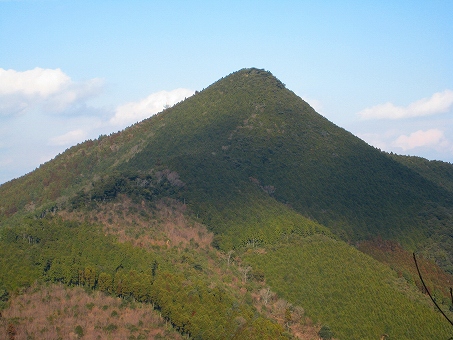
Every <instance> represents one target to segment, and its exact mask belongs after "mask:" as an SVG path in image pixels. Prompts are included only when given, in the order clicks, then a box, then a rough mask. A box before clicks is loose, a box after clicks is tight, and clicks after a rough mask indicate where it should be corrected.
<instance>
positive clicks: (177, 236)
mask: <svg viewBox="0 0 453 340" xmlns="http://www.w3.org/2000/svg"><path fill="white" fill-rule="evenodd" d="M58 214H59V215H60V216H62V217H63V218H65V219H69V220H78V221H88V222H91V223H99V224H101V225H102V226H103V229H104V231H105V233H106V234H113V235H116V236H118V240H119V241H120V242H130V243H132V244H133V245H134V246H137V247H142V248H150V247H152V246H156V245H157V246H161V247H172V246H177V245H180V244H182V245H184V246H186V245H189V244H190V245H193V246H196V247H202V248H206V247H210V245H211V242H212V237H213V234H212V233H211V232H209V231H208V230H207V229H206V227H205V226H203V225H202V224H200V223H197V222H194V221H191V220H190V219H189V218H188V217H187V216H186V206H185V205H184V204H182V203H181V202H178V201H176V200H174V199H170V198H164V199H161V200H159V201H157V202H155V203H154V204H153V205H151V204H149V203H146V202H144V201H142V202H141V203H140V204H138V203H134V202H133V201H132V200H131V199H130V198H129V197H127V196H121V199H120V200H118V201H116V202H107V203H105V202H104V203H99V204H98V206H97V209H93V210H90V211H89V212H86V211H73V212H68V211H60V212H58Z"/></svg>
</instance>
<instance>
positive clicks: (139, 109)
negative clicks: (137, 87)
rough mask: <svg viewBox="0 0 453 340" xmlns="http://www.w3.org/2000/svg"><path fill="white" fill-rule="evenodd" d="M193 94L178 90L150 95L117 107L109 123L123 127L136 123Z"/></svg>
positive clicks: (186, 90)
mask: <svg viewBox="0 0 453 340" xmlns="http://www.w3.org/2000/svg"><path fill="white" fill-rule="evenodd" d="M194 92H195V91H193V90H189V89H184V88H179V89H176V90H173V91H159V92H156V93H152V94H150V95H149V96H148V97H146V98H144V99H142V100H140V101H138V102H130V103H127V104H124V105H121V106H119V107H118V108H117V109H116V111H115V115H114V116H113V117H112V118H111V119H110V123H111V124H112V125H121V126H123V127H125V126H127V125H130V124H133V123H136V122H138V121H141V120H143V119H145V118H148V117H150V116H152V115H155V114H156V113H158V112H160V111H162V110H163V109H164V108H165V107H166V106H167V105H168V106H173V105H175V104H176V103H178V102H180V101H182V100H184V99H185V98H187V97H190V96H192V95H193V94H194Z"/></svg>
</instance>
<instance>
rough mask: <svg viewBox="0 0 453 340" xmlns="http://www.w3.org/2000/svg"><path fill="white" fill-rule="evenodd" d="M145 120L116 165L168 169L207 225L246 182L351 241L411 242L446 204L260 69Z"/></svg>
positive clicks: (444, 196)
mask: <svg viewBox="0 0 453 340" xmlns="http://www.w3.org/2000/svg"><path fill="white" fill-rule="evenodd" d="M148 123H149V124H150V128H152V129H153V130H154V131H155V133H154V134H153V137H152V138H151V142H150V143H149V144H148V145H147V146H146V147H144V148H143V150H142V151H141V152H139V153H137V154H136V155H134V156H133V157H132V158H131V160H130V161H129V162H127V163H123V164H122V165H121V166H120V169H124V170H126V169H127V170H132V169H134V170H137V169H139V170H141V171H148V170H149V169H152V168H154V167H156V166H157V165H159V164H165V165H167V166H168V167H169V168H171V169H173V170H175V171H177V172H178V173H179V174H180V176H181V179H182V180H183V181H184V182H185V183H187V194H186V196H187V199H188V202H189V204H191V205H193V207H194V209H195V210H200V211H202V212H204V213H203V214H200V215H201V216H202V217H203V219H204V221H205V222H206V223H207V224H208V225H210V226H211V227H212V228H213V230H215V231H219V232H220V231H222V230H224V227H222V225H225V223H227V222H226V221H227V220H228V219H234V217H233V216H235V214H230V215H229V216H228V218H227V219H226V220H225V218H224V217H225V216H224V215H222V210H223V209H224V207H225V205H227V206H229V207H231V204H234V202H235V201H241V200H243V197H244V195H243V193H244V192H245V193H249V192H250V191H251V190H253V189H252V188H251V187H252V186H255V187H259V188H261V189H262V190H261V196H263V195H266V194H267V195H270V196H271V197H273V198H275V199H277V200H278V201H279V202H282V203H284V204H286V205H288V206H291V207H292V208H293V209H295V210H296V211H298V212H300V213H302V214H303V215H305V216H309V217H311V218H313V219H316V220H317V221H318V222H321V223H323V224H324V225H326V226H328V227H329V228H330V229H331V230H333V231H334V232H335V233H337V234H338V235H340V236H341V237H343V238H345V239H352V240H354V239H360V238H364V237H368V236H370V235H376V234H380V235H383V236H385V237H398V238H399V239H400V240H402V241H405V242H406V243H408V244H410V243H411V242H415V241H419V240H420V239H421V238H423V237H425V236H426V233H425V232H426V230H424V218H423V216H420V215H422V214H423V212H424V211H426V210H427V209H430V210H432V209H439V207H442V206H446V207H448V209H451V205H452V200H451V196H452V195H451V193H449V192H448V191H447V190H444V189H442V188H439V187H438V186H437V185H435V184H433V183H432V182H430V181H428V180H426V179H425V178H423V177H422V176H421V175H420V174H418V173H417V172H415V171H411V170H410V169H408V168H407V167H405V166H402V165H401V164H400V163H398V162H395V161H394V160H392V159H391V158H390V157H388V156H387V155H385V154H383V153H381V152H379V151H378V150H376V149H374V148H372V147H370V146H368V145H367V144H366V143H364V142H363V141H361V140H360V139H358V138H356V137H354V136H353V135H352V134H350V133H349V132H347V131H345V130H343V129H341V128H338V127H337V126H335V125H333V124H332V123H330V122H329V121H327V120H326V119H325V118H323V117H322V116H320V115H318V114H317V113H316V112H315V111H314V110H313V109H312V108H311V107H310V106H309V105H308V104H307V103H305V102H304V101H303V100H301V99H300V98H298V97H297V96H296V95H294V93H292V92H291V91H289V90H287V89H286V88H285V87H284V85H283V84H282V83H281V82H280V81H278V80H277V79H276V78H274V77H273V76H272V75H271V74H270V73H268V72H265V71H261V70H256V69H247V70H242V71H239V72H237V73H234V74H232V75H230V76H228V77H226V78H224V79H222V80H220V81H218V82H217V83H214V84H213V85H211V86H210V87H208V88H207V89H206V90H204V91H202V92H201V93H199V94H197V95H195V96H193V97H191V98H189V99H187V100H186V101H185V102H184V103H181V104H180V105H176V106H175V107H174V108H172V109H170V110H167V111H165V112H164V113H163V114H161V115H159V116H158V117H156V118H155V119H151V120H150V121H149V122H147V124H148ZM258 195H259V194H258V193H254V194H252V196H253V197H254V198H253V199H252V198H250V199H249V200H248V202H249V203H247V204H252V205H253V202H254V200H255V197H258ZM242 203H243V202H242ZM242 203H241V204H239V205H243V204H242ZM219 214H220V215H221V217H219V216H218V215H219ZM238 214H240V211H239V212H238ZM235 222H236V221H234V223H235Z"/></svg>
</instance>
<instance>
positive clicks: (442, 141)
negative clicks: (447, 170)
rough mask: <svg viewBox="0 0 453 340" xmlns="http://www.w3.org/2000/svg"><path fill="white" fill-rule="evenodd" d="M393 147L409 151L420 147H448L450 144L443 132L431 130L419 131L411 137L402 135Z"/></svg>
mask: <svg viewBox="0 0 453 340" xmlns="http://www.w3.org/2000/svg"><path fill="white" fill-rule="evenodd" d="M393 145H394V146H396V147H399V148H401V149H403V150H404V151H407V150H411V149H415V148H418V147H433V146H440V147H448V145H449V142H448V141H447V139H446V138H445V136H444V133H443V132H442V131H441V130H439V129H429V130H426V131H423V130H418V131H416V132H413V133H411V134H410V135H409V136H407V135H401V136H399V137H398V138H397V139H396V140H395V141H394V142H393Z"/></svg>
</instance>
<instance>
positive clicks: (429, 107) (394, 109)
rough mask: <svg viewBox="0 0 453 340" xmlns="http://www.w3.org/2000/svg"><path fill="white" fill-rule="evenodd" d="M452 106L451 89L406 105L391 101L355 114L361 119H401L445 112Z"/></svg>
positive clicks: (452, 92)
mask: <svg viewBox="0 0 453 340" xmlns="http://www.w3.org/2000/svg"><path fill="white" fill-rule="evenodd" d="M452 107H453V91H452V90H445V91H443V92H437V93H434V94H433V95H432V96H431V97H430V98H423V99H420V100H417V101H415V102H413V103H411V104H409V105H408V106H406V107H403V106H396V105H394V104H392V103H386V104H381V105H377V106H373V107H371V108H366V109H364V110H362V111H360V112H359V113H358V114H357V115H358V116H360V118H362V119H402V118H410V117H421V116H428V115H433V114H437V113H443V112H447V111H448V110H450V109H451V108H452Z"/></svg>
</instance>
